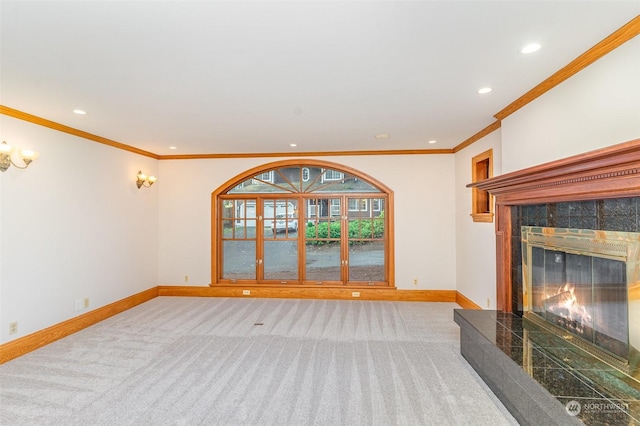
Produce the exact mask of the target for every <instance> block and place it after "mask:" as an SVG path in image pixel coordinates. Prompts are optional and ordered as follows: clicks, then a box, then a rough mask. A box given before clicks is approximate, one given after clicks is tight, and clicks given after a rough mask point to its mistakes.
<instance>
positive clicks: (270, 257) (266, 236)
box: [219, 194, 388, 286]
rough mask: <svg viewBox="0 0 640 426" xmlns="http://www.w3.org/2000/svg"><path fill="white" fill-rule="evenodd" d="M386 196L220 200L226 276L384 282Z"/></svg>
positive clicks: (335, 283) (230, 278)
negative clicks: (384, 213) (384, 214)
mask: <svg viewBox="0 0 640 426" xmlns="http://www.w3.org/2000/svg"><path fill="white" fill-rule="evenodd" d="M385 201H386V198H385V197H383V196H382V197H381V196H380V195H379V194H376V195H375V196H367V195H362V194H360V195H357V196H354V195H352V194H350V195H329V196H321V197H318V196H312V197H310V196H297V197H278V196H256V197H255V198H253V197H252V198H248V197H246V196H245V197H243V198H234V199H225V200H220V206H221V209H222V211H223V220H222V221H221V225H220V226H221V227H222V230H221V231H222V235H223V238H222V241H221V247H220V248H221V250H220V251H221V257H222V262H221V264H222V271H221V276H220V277H219V279H220V281H223V282H224V281H229V282H231V283H247V284H251V283H257V284H274V285H289V284H291V285H326V286H340V285H352V286H359V285H382V286H386V285H387V283H388V279H387V276H386V267H385V265H386V258H387V256H386V250H387V244H386V232H385V231H386V222H385V219H384V217H383V211H384V205H385Z"/></svg>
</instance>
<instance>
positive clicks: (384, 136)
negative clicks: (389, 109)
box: [375, 133, 390, 139]
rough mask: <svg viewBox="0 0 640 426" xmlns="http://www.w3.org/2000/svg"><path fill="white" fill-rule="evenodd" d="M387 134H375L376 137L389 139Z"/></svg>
mask: <svg viewBox="0 0 640 426" xmlns="http://www.w3.org/2000/svg"><path fill="white" fill-rule="evenodd" d="M389 136H390V135H389V134H388V133H380V134H378V135H376V136H375V138H376V139H389Z"/></svg>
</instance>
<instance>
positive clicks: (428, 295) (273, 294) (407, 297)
mask: <svg viewBox="0 0 640 426" xmlns="http://www.w3.org/2000/svg"><path fill="white" fill-rule="evenodd" d="M244 291H249V292H250V294H248V295H247V294H243V292H244ZM354 292H357V293H359V296H358V297H354V296H353V293H354ZM456 293H457V292H456V291H455V290H397V289H380V288H377V289H368V288H357V289H352V288H348V289H346V288H313V287H312V288H281V287H258V286H253V287H252V286H237V285H233V286H222V285H215V286H211V287H204V286H202V287H200V286H159V287H158V295H159V296H192V297H262V298H281V299H337V300H388V301H397V302H455V301H456Z"/></svg>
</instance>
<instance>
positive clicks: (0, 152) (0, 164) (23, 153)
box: [0, 141, 40, 172]
mask: <svg viewBox="0 0 640 426" xmlns="http://www.w3.org/2000/svg"><path fill="white" fill-rule="evenodd" d="M16 152H17V153H18V155H17V156H18V157H20V159H21V160H22V162H23V163H24V166H19V165H17V164H16V163H15V162H14V161H13V159H12V158H11V156H12V155H14V154H15V153H16ZM39 155H40V154H39V153H37V152H36V151H33V150H31V149H20V150H18V149H16V148H14V147H13V146H11V145H9V144H8V143H7V142H5V141H3V142H2V143H1V144H0V171H2V172H6V171H7V169H8V168H9V167H11V166H14V167H16V168H18V169H26V168H27V167H29V164H31V162H32V161H33V160H35V159H36V158H38V156H39Z"/></svg>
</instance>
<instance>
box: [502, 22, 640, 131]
mask: <svg viewBox="0 0 640 426" xmlns="http://www.w3.org/2000/svg"><path fill="white" fill-rule="evenodd" d="M638 34H640V16H636V17H635V18H633V19H632V20H631V21H629V22H628V23H626V24H625V25H623V26H622V27H620V28H619V29H618V30H616V31H614V32H613V33H612V34H611V35H609V36H608V37H606V38H605V39H604V40H602V41H600V42H599V43H598V44H596V45H595V46H593V47H592V48H591V49H589V50H587V51H586V52H584V53H583V54H582V55H580V56H578V57H577V58H576V59H574V60H573V61H571V62H569V64H567V65H566V66H565V67H563V68H561V69H560V70H559V71H557V72H556V73H554V74H553V75H551V77H549V78H547V79H546V80H544V81H543V82H542V83H540V84H538V85H537V86H535V87H534V88H533V89H531V90H529V91H528V92H527V93H525V94H524V95H522V96H520V97H519V98H518V99H516V100H515V101H513V102H512V103H510V104H509V105H507V106H506V107H505V108H503V109H502V110H501V111H500V112H498V113H497V114H496V115H494V117H495V118H497V119H498V120H504V119H505V118H506V117H508V116H509V115H511V114H513V113H514V112H516V111H517V110H519V109H520V108H522V107H523V106H525V105H526V104H528V103H529V102H531V101H533V100H534V99H536V98H538V97H540V96H542V95H543V94H545V93H546V92H548V91H549V90H551V89H553V88H554V87H556V86H557V85H559V84H560V83H562V82H563V81H565V80H567V79H568V78H569V77H572V76H573V75H575V74H577V73H578V72H580V71H582V70H583V69H584V68H586V67H588V66H589V65H591V64H592V63H594V62H595V61H597V60H598V59H600V58H601V57H603V56H605V55H606V54H608V53H610V52H611V51H613V50H615V49H617V48H618V47H620V46H621V45H622V44H624V43H626V42H627V41H629V40H631V39H632V38H634V37H635V36H637V35H638Z"/></svg>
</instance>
